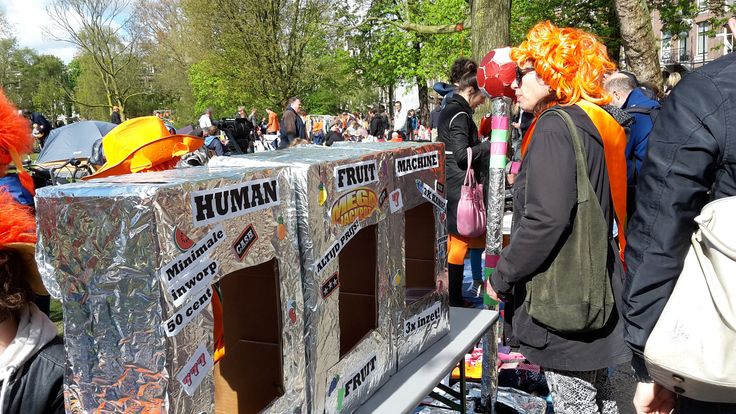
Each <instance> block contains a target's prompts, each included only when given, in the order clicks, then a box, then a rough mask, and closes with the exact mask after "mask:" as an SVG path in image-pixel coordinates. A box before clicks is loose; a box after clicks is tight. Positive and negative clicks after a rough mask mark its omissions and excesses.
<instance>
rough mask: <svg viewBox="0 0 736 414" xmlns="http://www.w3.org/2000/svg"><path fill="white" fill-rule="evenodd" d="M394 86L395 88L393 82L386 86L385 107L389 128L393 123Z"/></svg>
mask: <svg viewBox="0 0 736 414" xmlns="http://www.w3.org/2000/svg"><path fill="white" fill-rule="evenodd" d="M394 88H396V85H394V84H391V85H389V87H388V108H386V109H387V110H388V119H389V124H390V126H389V128H391V127H392V126H393V125H394V122H393V119H394V100H396V91H395V90H394Z"/></svg>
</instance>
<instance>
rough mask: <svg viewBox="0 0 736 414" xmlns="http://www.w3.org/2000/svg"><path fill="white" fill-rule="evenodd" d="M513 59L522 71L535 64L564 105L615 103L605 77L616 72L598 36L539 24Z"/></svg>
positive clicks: (538, 71)
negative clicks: (605, 87) (605, 86)
mask: <svg viewBox="0 0 736 414" xmlns="http://www.w3.org/2000/svg"><path fill="white" fill-rule="evenodd" d="M526 39H527V40H525V41H524V42H522V43H521V45H519V47H515V48H513V49H512V50H511V59H513V60H514V61H515V62H516V64H517V65H519V66H520V67H522V66H524V65H526V64H528V62H531V63H532V64H533V65H534V70H535V72H536V73H537V75H538V76H539V77H540V78H541V79H542V80H543V81H544V82H545V83H546V84H547V85H548V86H549V87H550V88H552V90H554V92H555V93H556V95H557V102H558V103H559V104H561V105H572V104H574V103H576V102H578V101H580V100H581V99H583V100H586V101H588V102H592V103H594V104H598V105H606V104H608V103H609V102H611V95H610V94H609V93H608V92H606V90H605V89H604V88H603V76H604V75H605V74H608V73H610V72H612V71H614V70H615V69H616V65H614V64H613V62H611V60H610V59H609V58H608V53H607V52H606V47H605V45H603V43H601V42H600V41H599V40H598V39H597V38H596V37H595V36H594V35H592V34H590V33H588V32H585V31H582V30H579V29H574V28H559V27H557V26H555V25H553V24H552V23H550V22H548V21H547V22H542V23H537V25H536V26H534V27H533V28H532V29H531V30H530V31H529V33H528V34H527V37H526Z"/></svg>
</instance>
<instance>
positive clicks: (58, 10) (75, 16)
mask: <svg viewBox="0 0 736 414" xmlns="http://www.w3.org/2000/svg"><path fill="white" fill-rule="evenodd" d="M131 9H132V2H131V0H105V1H101V0H51V1H50V2H49V3H48V5H47V9H46V11H47V13H48V14H49V17H50V19H51V22H52V23H51V24H52V27H54V28H56V29H57V30H58V32H60V33H62V35H60V36H57V35H54V34H52V33H51V32H49V34H50V35H51V36H52V37H53V38H54V39H56V40H61V41H65V42H68V43H71V44H73V45H75V46H76V47H77V48H78V49H79V51H80V53H82V54H85V55H87V56H88V57H89V59H90V61H91V63H92V65H91V66H90V67H85V66H84V65H83V68H85V69H87V70H88V71H89V72H92V73H94V75H95V76H97V77H98V78H99V81H100V83H101V84H102V90H103V91H104V93H103V94H102V96H100V97H97V99H95V101H92V102H99V101H100V99H103V103H104V104H106V105H107V109H108V114H109V111H110V110H111V109H112V107H113V106H115V105H117V106H118V107H119V108H120V114H121V116H122V117H123V118H125V116H126V115H125V110H126V106H127V104H128V101H129V100H130V99H131V98H134V97H136V96H140V95H144V94H147V93H150V84H149V82H148V79H147V77H148V74H147V73H146V69H147V67H146V65H145V62H143V60H142V56H141V54H140V50H139V43H140V35H139V34H138V33H137V32H136V31H135V30H134V29H135V25H134V24H133V23H134V19H133V16H132V15H131V12H130V10H131ZM149 72H150V71H149ZM85 76H92V75H90V74H89V73H88V74H87V75H85ZM77 86H79V85H77ZM74 101H75V103H77V104H79V105H82V106H87V107H96V106H99V104H97V103H92V102H85V101H81V100H79V99H74Z"/></svg>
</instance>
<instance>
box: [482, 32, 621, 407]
mask: <svg viewBox="0 0 736 414" xmlns="http://www.w3.org/2000/svg"><path fill="white" fill-rule="evenodd" d="M550 50H565V53H564V54H562V53H552V52H551V51H550ZM511 58H512V59H513V60H514V61H515V62H516V63H517V65H518V66H519V70H518V72H517V80H516V81H515V82H514V83H513V85H512V86H513V87H514V89H515V90H516V95H517V98H518V101H519V105H520V106H521V109H522V110H524V111H529V112H532V113H534V114H535V116H536V120H535V125H533V126H532V127H531V128H532V129H530V132H529V133H528V137H527V138H526V140H527V141H526V143H527V145H526V146H524V145H522V153H523V158H522V162H521V170H520V172H519V175H518V177H517V178H516V181H515V183H514V218H513V225H512V232H511V242H510V244H509V245H508V246H507V247H506V248H504V250H503V252H502V254H501V257H500V260H499V261H498V264H497V266H496V270H495V271H494V273H493V274H492V275H491V287H492V289H490V290H489V292H488V293H489V294H490V295H491V296H492V297H500V298H502V299H504V300H505V301H506V307H505V309H506V310H505V312H506V314H505V315H506V319H510V320H511V325H512V327H513V333H514V336H515V337H516V339H518V341H519V342H520V344H521V352H522V353H523V354H524V356H526V357H527V358H528V359H529V361H531V362H532V363H534V364H538V365H540V366H542V368H544V371H545V377H546V379H547V382H548V385H549V387H550V391H551V393H552V399H553V404H554V410H555V412H556V413H561V414H568V413H569V414H577V413H598V412H602V413H616V412H618V410H617V407H616V401H615V399H614V396H613V392H612V386H611V382H610V380H609V377H608V367H614V366H617V365H619V364H623V363H627V362H629V360H630V357H631V355H630V353H629V351H628V350H627V349H626V347H625V346H624V341H623V321H622V319H621V318H620V315H619V312H618V311H617V310H616V309H612V310H611V312H610V314H609V316H608V317H607V319H606V321H605V324H604V326H603V327H602V328H601V329H597V330H592V331H585V332H575V333H559V332H556V331H554V330H553V329H551V328H548V327H547V326H545V325H542V324H541V323H538V322H537V321H536V320H534V319H533V318H532V317H531V316H530V315H529V313H528V312H527V307H526V306H525V303H524V302H525V300H526V299H527V296H526V287H527V283H528V282H529V281H532V280H533V279H534V277H535V276H536V275H538V274H539V273H540V272H543V271H544V270H545V269H546V268H547V267H548V266H549V264H550V263H551V262H552V260H554V259H555V258H556V257H557V255H558V254H559V253H560V250H561V246H562V244H563V243H565V241H566V240H567V237H568V236H569V234H570V229H571V225H572V220H574V219H575V217H576V216H575V211H576V208H577V185H578V183H577V178H576V172H577V170H576V156H575V152H574V150H573V145H572V140H571V133H570V130H569V129H568V127H567V125H566V124H565V122H564V121H563V120H562V119H561V118H560V117H558V116H555V115H550V116H545V117H541V114H542V113H543V112H544V111H545V110H546V109H547V108H549V107H557V108H561V109H562V110H563V111H565V112H566V113H567V114H568V115H569V116H570V117H571V118H572V120H573V123H574V125H576V128H577V133H578V135H579V137H580V140H581V141H582V146H583V148H582V149H583V156H584V161H585V163H586V164H587V171H586V173H587V175H588V177H589V179H590V183H591V184H592V187H593V189H594V190H595V196H596V198H597V200H598V204H599V205H600V207H601V211H600V212H601V215H602V216H603V218H604V219H605V222H606V223H607V226H605V227H604V228H603V230H602V231H601V230H599V231H598V233H596V234H591V237H595V238H597V240H598V241H602V242H603V243H605V244H607V269H606V270H607V275H608V277H609V278H610V283H611V288H612V291H613V293H614V297H615V300H618V299H619V298H620V297H621V292H622V289H623V277H624V271H623V266H622V264H621V261H620V259H619V255H620V252H619V248H618V246H617V245H616V244H615V241H614V238H613V229H614V224H613V223H614V207H616V206H615V202H616V198H614V197H612V193H614V194H615V193H616V192H615V191H614V189H619V190H620V191H623V195H624V199H623V201H624V202H623V206H618V207H619V209H620V208H621V207H623V208H624V210H623V211H625V205H626V203H625V190H626V169H625V166H626V161H625V159H624V152H623V148H624V147H625V144H626V135H625V132H624V130H623V128H621V126H619V124H618V122H616V120H615V119H614V118H613V117H612V116H611V115H609V114H608V113H607V112H606V111H605V110H603V109H602V108H601V107H600V106H599V105H604V104H607V103H608V102H609V101H610V100H611V97H610V95H609V94H608V92H606V91H605V89H603V85H602V82H603V74H604V73H606V72H610V71H612V70H613V69H614V68H615V66H614V64H613V63H612V62H611V61H610V60H609V58H608V56H607V55H606V51H605V46H603V44H601V43H600V42H599V41H598V40H597V39H596V38H595V37H594V36H593V35H591V34H589V33H586V32H583V31H581V30H577V29H571V28H564V29H561V28H557V27H555V26H553V25H552V24H551V23H549V22H545V23H540V24H538V25H537V26H535V27H534V28H532V29H531V31H530V32H529V34H528V36H527V40H526V41H525V42H523V43H522V44H521V45H520V46H519V47H517V48H513V49H512V51H511ZM563 69H564V70H563ZM583 89H584V90H585V93H584V94H583V93H582V91H583ZM583 96H584V97H585V99H583V98H582V97H583ZM602 131H605V133H604V132H602ZM604 144H605V145H604ZM608 146H611V147H612V148H618V149H620V153H619V152H617V151H616V152H614V153H612V154H608V149H607V148H606V147H608ZM609 156H615V157H616V158H615V161H616V165H618V166H619V167H618V169H616V168H611V169H609V168H608V166H607V164H608V163H607V161H608V159H609V158H608V157H609ZM612 161H614V159H612ZM614 180H617V181H616V182H615V185H614ZM617 210H618V209H617ZM561 293H563V292H561Z"/></svg>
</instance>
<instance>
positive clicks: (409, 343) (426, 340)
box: [211, 144, 449, 413]
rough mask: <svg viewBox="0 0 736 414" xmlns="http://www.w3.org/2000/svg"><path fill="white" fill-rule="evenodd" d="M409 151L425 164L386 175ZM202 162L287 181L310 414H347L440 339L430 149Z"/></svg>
mask: <svg viewBox="0 0 736 414" xmlns="http://www.w3.org/2000/svg"><path fill="white" fill-rule="evenodd" d="M425 153H429V155H428V156H424V155H425ZM417 155H418V156H420V157H423V159H424V160H423V161H421V162H422V164H421V165H425V164H424V163H425V162H428V163H427V164H426V168H421V169H419V168H418V167H417V165H419V164H417V163H416V162H413V163H411V162H410V164H408V165H409V167H407V168H404V167H402V168H401V169H397V164H396V163H397V161H402V162H403V158H404V157H409V158H411V157H415V156H417ZM432 157H435V158H434V160H433V161H432V160H431V158H432ZM211 163H212V164H211V165H218V166H242V165H249V166H254V165H289V166H291V167H292V172H293V173H294V174H295V177H294V179H293V182H294V183H295V188H294V189H295V191H296V194H297V209H298V219H299V235H300V251H301V255H302V258H301V259H302V267H303V271H304V277H303V284H304V297H305V301H306V307H307V315H306V316H307V322H306V329H307V335H306V343H307V360H308V373H309V383H310V391H311V393H310V400H311V411H312V412H319V413H322V412H328V413H332V412H338V411H342V412H351V411H352V410H353V409H355V408H357V407H358V406H359V405H360V404H361V403H362V402H364V401H365V400H366V399H368V397H370V395H371V394H372V393H373V392H374V391H375V390H376V389H378V388H379V387H380V385H382V384H383V383H384V382H385V381H386V380H387V379H388V378H389V376H390V375H391V374H392V373H393V372H395V371H396V367H397V358H398V360H401V362H402V364H404V363H406V362H408V361H409V360H410V359H411V358H413V357H414V356H416V355H417V354H418V353H419V352H421V350H423V349H425V348H426V347H427V346H429V345H430V344H431V343H433V342H434V341H436V340H437V338H439V337H440V336H442V335H444V334H446V333H447V332H448V331H449V319H448V299H447V279H446V276H445V273H444V263H445V262H446V251H447V249H446V235H447V234H446V225H445V223H444V214H443V213H444V211H443V210H444V206H441V207H435V205H434V204H433V202H434V203H437V204H439V205H442V201H443V197H442V196H441V193H438V192H437V191H436V190H435V186H437V182H439V185H440V186H442V185H443V182H444V150H443V146H442V145H441V144H439V145H437V144H432V145H426V146H411V145H405V146H402V147H392V148H386V149H385V150H382V149H379V148H378V147H375V148H367V147H366V148H359V147H349V146H347V145H346V146H344V147H340V148H335V147H333V148H325V147H298V148H293V149H289V150H284V151H276V152H267V153H259V154H252V155H245V156H238V157H218V158H216V159H213V160H212V161H211ZM402 165H406V164H403V163H402ZM412 165H413V166H414V167H417V168H415V169H416V171H410V170H411V169H412V167H411V166H412ZM397 171H400V174H397V173H396V172H397ZM392 197H393V200H392ZM407 211H408V212H409V213H408V215H407V214H406V213H407ZM407 217H408V218H407ZM407 222H408V227H407V226H406V223H407ZM415 227H416V228H415ZM407 236H408V240H409V241H410V242H409V245H408V246H407V245H406V243H405V239H406V238H407ZM438 242H439V243H438ZM443 243H445V244H443ZM405 252H407V254H408V256H407V255H406V254H405ZM405 257H406V258H407V260H405ZM407 287H408V288H407ZM397 351H398V353H397Z"/></svg>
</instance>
